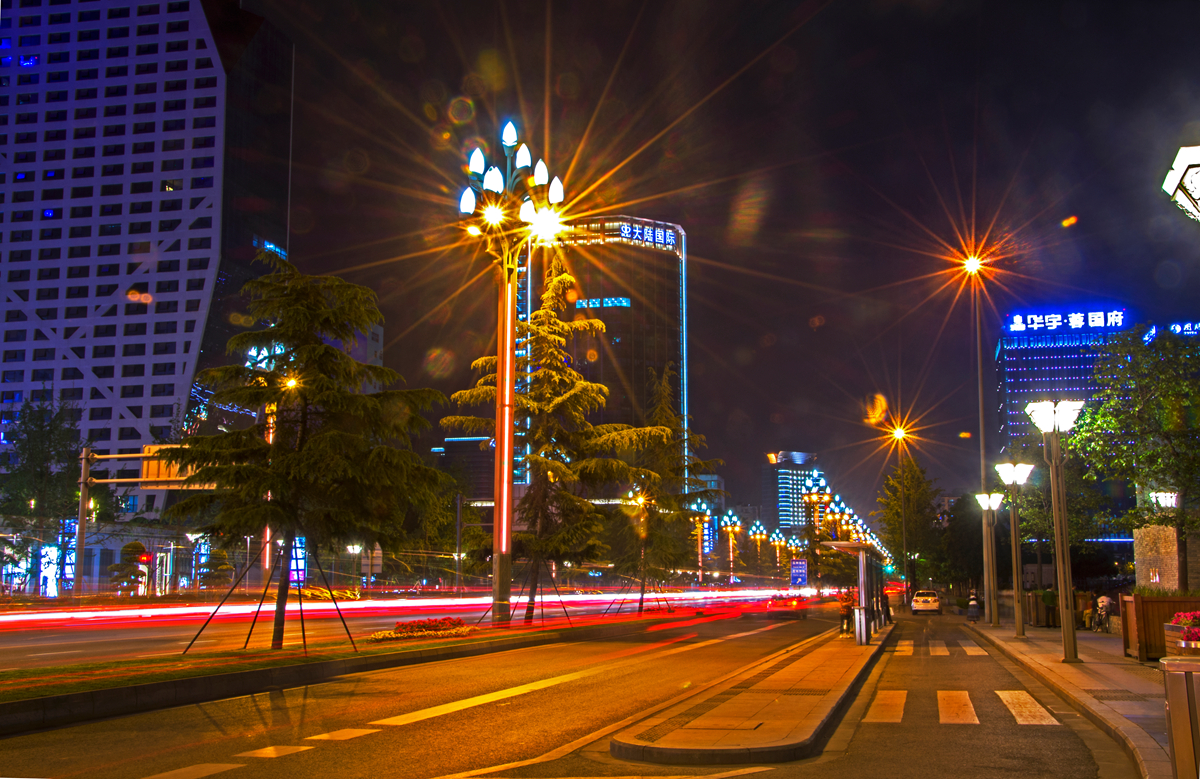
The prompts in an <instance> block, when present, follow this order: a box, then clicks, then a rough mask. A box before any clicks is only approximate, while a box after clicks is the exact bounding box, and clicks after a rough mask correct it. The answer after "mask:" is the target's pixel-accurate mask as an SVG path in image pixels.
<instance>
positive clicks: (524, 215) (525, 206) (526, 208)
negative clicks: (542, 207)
mask: <svg viewBox="0 0 1200 779" xmlns="http://www.w3.org/2000/svg"><path fill="white" fill-rule="evenodd" d="M518 216H520V217H521V221H522V222H525V223H526V224H529V223H531V222H533V220H534V219H535V218H536V216H537V209H535V208H534V207H533V201H532V200H526V201H525V202H524V203H522V204H521V211H520V212H519V214H518Z"/></svg>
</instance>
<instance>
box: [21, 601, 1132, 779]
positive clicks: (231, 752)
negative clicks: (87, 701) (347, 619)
mask: <svg viewBox="0 0 1200 779" xmlns="http://www.w3.org/2000/svg"><path fill="white" fill-rule="evenodd" d="M836 616H837V615H836V611H834V610H833V609H831V608H829V607H825V608H823V609H820V610H818V611H817V612H815V613H814V614H813V615H812V617H811V618H810V619H809V620H807V621H767V620H763V619H752V618H741V619H724V620H716V621H706V622H701V623H699V624H695V623H693V622H691V621H689V620H687V619H686V618H685V619H683V620H681V621H680V622H679V623H677V624H673V625H669V626H667V627H666V628H665V629H662V630H656V631H652V632H647V633H642V634H638V635H636V636H631V637H626V638H621V639H614V640H603V641H591V642H584V643H577V644H557V645H552V646H545V647H537V648H531V649H525V650H519V651H512V652H505V653H500V654H495V655H490V656H484V657H477V658H469V659H463V660H454V661H446V662H439V663H431V664H428V665H422V666H414V667H406V668H401V669H396V670H388V671H380V672H376V673H370V674H362V675H358V676H352V677H346V678H343V679H339V680H337V681H334V682H330V683H327V684H322V685H316V686H313V687H308V688H298V689H291V690H283V691H279V692H273V693H267V694H261V695H255V696H248V697H242V698H236V699H232V700H226V701H220V702H215V703H211V704H205V705H199V706H186V707H180V708H175V709H170V710H166V711H158V712H149V713H145V714H140V715H135V716H130V717H122V718H116V719H111V720H107V721H101V722H94V723H88V724H84V725H79V726H75V727H70V728H63V729H59V730H54V731H48V732H42V733H35V734H29V735H24V736H19V737H13V738H9V739H6V740H5V741H4V747H3V751H4V753H5V765H4V769H3V770H4V773H5V775H7V776H40V777H55V778H56V779H57V778H58V777H75V776H87V777H97V779H104V778H105V777H113V778H114V779H118V778H119V779H140V778H142V777H152V776H158V775H160V774H163V775H164V779H165V777H170V779H185V778H189V777H201V776H208V775H215V774H218V773H220V774H224V773H225V772H226V771H228V772H229V774H228V775H229V776H237V777H260V776H261V777H274V776H281V775H287V776H289V777H295V778H296V779H303V778H305V777H324V776H334V775H336V776H339V777H380V776H385V777H386V776H396V777H437V776H444V775H451V774H457V773H460V772H466V771H481V769H488V768H493V770H492V771H487V772H486V773H487V774H488V775H495V776H510V777H581V776H682V775H715V776H733V775H746V774H745V773H744V772H746V771H747V769H746V768H738V767H731V766H721V767H716V766H713V767H703V766H689V767H678V766H661V765H646V764H633V763H628V762H622V761H618V760H615V759H614V758H612V757H610V755H609V753H608V741H609V739H608V737H609V735H610V734H611V733H612V732H613V731H614V730H615V729H616V728H617V727H620V726H624V725H628V724H629V723H632V722H636V721H637V720H639V719H641V718H643V717H645V716H647V714H648V712H649V710H651V709H654V708H656V707H659V706H660V705H662V704H664V703H667V702H669V701H673V700H676V699H679V698H681V696H687V695H689V694H690V693H692V692H694V691H699V690H703V689H704V688H705V687H706V686H708V685H710V684H711V683H713V682H716V681H718V680H721V679H723V678H725V677H727V676H729V675H730V674H732V673H734V672H737V671H739V670H745V669H747V668H748V667H751V666H753V665H755V664H756V663H757V662H759V661H761V660H762V659H763V658H765V657H766V656H768V655H770V654H772V653H774V652H778V651H780V650H782V649H785V648H787V647H789V646H792V645H795V644H797V643H798V642H801V641H803V640H804V639H806V638H809V637H811V636H814V635H817V634H819V633H821V632H823V631H826V630H829V629H830V628H832V627H834V626H835V625H836ZM899 622H900V624H899V625H898V627H897V630H896V631H894V632H893V635H892V637H891V639H890V640H889V647H888V651H886V652H885V653H884V654H883V655H882V657H881V658H880V660H879V662H878V663H877V664H876V665H875V668H874V670H873V671H872V672H871V675H870V678H869V679H868V680H867V681H866V683H865V684H864V686H863V688H862V690H861V691H860V693H859V694H858V695H857V696H856V698H855V699H854V701H853V702H852V703H851V705H850V706H849V708H848V710H847V713H846V715H845V717H844V718H843V721H842V724H841V725H840V727H838V729H837V730H836V732H834V734H833V735H832V737H831V739H830V741H829V743H828V744H826V747H825V751H824V753H823V754H822V755H820V756H817V757H814V758H811V759H808V760H804V761H799V762H796V763H790V764H774V765H765V766H761V767H760V768H758V769H757V770H762V771H764V772H765V773H767V775H770V776H778V777H793V776H795V777H809V776H878V775H881V774H883V773H885V772H886V775H887V776H889V777H892V776H898V777H907V776H912V777H928V776H932V775H947V776H972V777H976V776H997V777H999V776H1005V777H1013V776H1017V777H1026V776H1028V777H1034V776H1038V777H1050V776H1053V777H1056V779H1073V778H1074V777H1081V778H1082V777H1096V776H1099V777H1102V778H1103V779H1133V777H1135V776H1136V771H1134V769H1133V766H1132V764H1131V763H1130V761H1129V760H1128V758H1126V757H1125V755H1124V753H1122V752H1121V751H1120V749H1119V748H1118V746H1117V745H1116V744H1115V743H1114V742H1113V741H1112V740H1111V739H1109V738H1108V737H1107V736H1105V735H1103V734H1101V733H1100V732H1099V731H1097V730H1096V729H1095V728H1094V727H1093V726H1091V725H1090V724H1088V723H1086V722H1085V721H1084V720H1083V719H1082V718H1080V717H1079V716H1078V715H1076V714H1075V713H1074V712H1072V711H1071V710H1070V709H1069V708H1068V707H1067V706H1066V704H1065V703H1063V702H1062V701H1060V700H1059V699H1058V698H1056V697H1054V696H1053V695H1052V694H1050V693H1048V692H1047V691H1046V690H1045V689H1044V688H1043V687H1042V686H1041V685H1039V684H1037V683H1036V682H1033V681H1032V680H1031V679H1029V678H1028V677H1027V676H1025V675H1024V674H1023V673H1021V672H1019V671H1017V670H1016V669H1014V668H1013V666H1012V665H1011V664H1009V663H1008V662H1007V661H1006V660H1004V659H1002V658H998V657H996V656H994V655H992V654H991V653H989V652H988V651H986V650H984V649H982V648H980V647H978V646H976V645H975V644H974V643H973V642H971V641H970V640H969V637H968V635H967V633H966V632H965V631H964V630H963V629H962V628H961V627H960V625H961V623H962V618H961V617H952V616H945V617H918V618H912V617H907V616H901V617H900V620H899ZM833 640H834V641H839V640H841V641H845V640H846V639H836V638H835V639H833ZM547 758H549V759H547ZM519 761H523V764H521V765H515V766H514V765H511V764H512V763H515V762H519ZM500 766H505V768H499V770H495V767H500ZM168 772H169V773H168ZM754 772H757V771H754Z"/></svg>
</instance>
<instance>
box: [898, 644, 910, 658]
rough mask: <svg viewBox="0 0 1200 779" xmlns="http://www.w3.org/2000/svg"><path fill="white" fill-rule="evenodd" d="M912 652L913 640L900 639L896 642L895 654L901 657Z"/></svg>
mask: <svg viewBox="0 0 1200 779" xmlns="http://www.w3.org/2000/svg"><path fill="white" fill-rule="evenodd" d="M912 652H913V642H912V641H908V640H902V641H897V642H896V654H897V655H900V656H901V657H903V656H907V655H911V654H912Z"/></svg>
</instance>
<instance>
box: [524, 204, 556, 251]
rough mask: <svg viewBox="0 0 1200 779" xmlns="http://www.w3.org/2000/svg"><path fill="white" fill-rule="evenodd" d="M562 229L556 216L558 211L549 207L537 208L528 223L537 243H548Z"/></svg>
mask: <svg viewBox="0 0 1200 779" xmlns="http://www.w3.org/2000/svg"><path fill="white" fill-rule="evenodd" d="M562 229H563V226H562V222H561V221H560V220H559V218H558V213H557V212H555V211H554V210H553V209H549V208H541V209H538V210H537V211H536V212H535V213H534V215H533V220H532V221H531V222H530V224H529V232H530V234H531V235H532V236H533V238H534V239H535V240H537V241H538V242H539V243H549V242H550V241H552V240H553V239H554V236H556V235H558V234H559V233H560V232H562Z"/></svg>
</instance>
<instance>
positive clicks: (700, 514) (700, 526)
mask: <svg viewBox="0 0 1200 779" xmlns="http://www.w3.org/2000/svg"><path fill="white" fill-rule="evenodd" d="M692 511H694V512H696V516H695V520H696V582H697V583H698V584H701V585H703V584H704V530H705V529H706V528H707V527H708V523H709V522H711V521H712V516H711V515H710V514H709V513H708V504H707V503H704V502H703V501H700V502H697V503H693V504H692Z"/></svg>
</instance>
